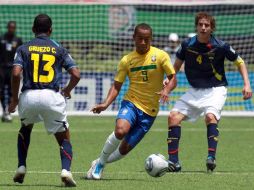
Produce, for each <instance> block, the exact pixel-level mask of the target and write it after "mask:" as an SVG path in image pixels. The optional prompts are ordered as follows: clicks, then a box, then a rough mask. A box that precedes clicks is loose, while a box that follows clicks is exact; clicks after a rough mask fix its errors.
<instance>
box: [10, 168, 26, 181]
mask: <svg viewBox="0 0 254 190" xmlns="http://www.w3.org/2000/svg"><path fill="white" fill-rule="evenodd" d="M25 175H26V167H25V166H19V167H18V169H17V171H16V173H15V175H14V177H13V181H14V182H15V183H23V181H24V178H25Z"/></svg>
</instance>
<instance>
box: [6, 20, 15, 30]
mask: <svg viewBox="0 0 254 190" xmlns="http://www.w3.org/2000/svg"><path fill="white" fill-rule="evenodd" d="M11 24H14V25H15V26H16V21H14V20H10V21H9V22H8V23H7V28H8V27H9V26H10V25H11Z"/></svg>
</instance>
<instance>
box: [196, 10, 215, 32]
mask: <svg viewBox="0 0 254 190" xmlns="http://www.w3.org/2000/svg"><path fill="white" fill-rule="evenodd" d="M202 18H206V19H208V20H209V21H210V24H211V28H212V30H213V31H215V29H216V23H215V18H214V17H213V16H212V15H210V14H208V13H206V12H199V13H197V14H196V17H195V27H196V28H197V26H198V22H199V20H200V19H202Z"/></svg>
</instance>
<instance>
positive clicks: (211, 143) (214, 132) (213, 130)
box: [207, 123, 219, 159]
mask: <svg viewBox="0 0 254 190" xmlns="http://www.w3.org/2000/svg"><path fill="white" fill-rule="evenodd" d="M217 127H218V126H217V124H215V123H210V124H208V125H207V141H208V157H213V158H214V159H215V154H216V148H217V143H218V136H219V130H218V128H217Z"/></svg>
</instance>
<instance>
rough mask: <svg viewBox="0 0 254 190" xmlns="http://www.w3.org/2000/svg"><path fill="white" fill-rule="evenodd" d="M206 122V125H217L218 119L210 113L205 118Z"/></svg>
mask: <svg viewBox="0 0 254 190" xmlns="http://www.w3.org/2000/svg"><path fill="white" fill-rule="evenodd" d="M205 122H206V124H209V123H217V119H216V117H215V115H214V114H212V113H208V114H206V116H205Z"/></svg>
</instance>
